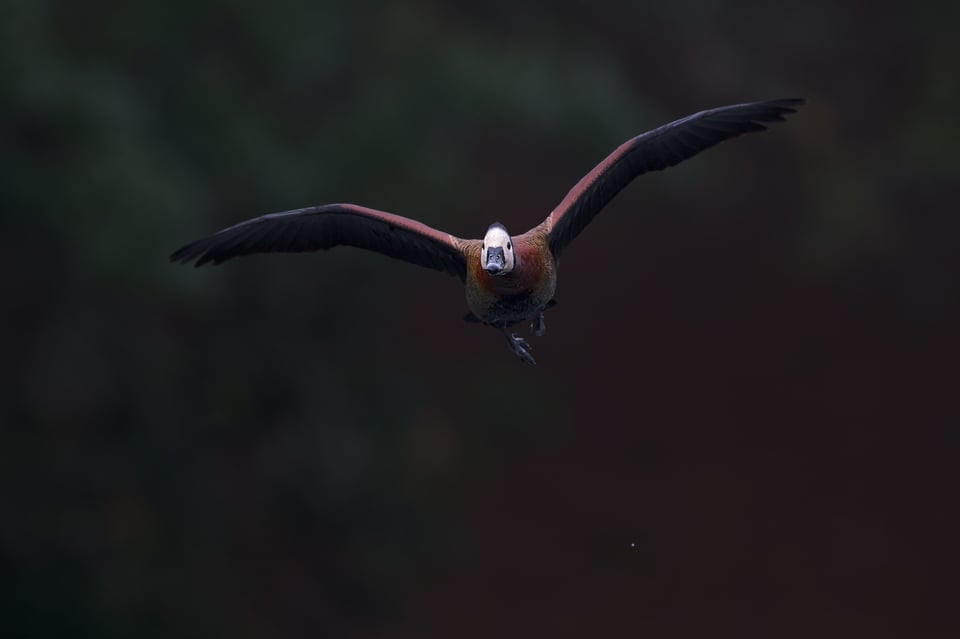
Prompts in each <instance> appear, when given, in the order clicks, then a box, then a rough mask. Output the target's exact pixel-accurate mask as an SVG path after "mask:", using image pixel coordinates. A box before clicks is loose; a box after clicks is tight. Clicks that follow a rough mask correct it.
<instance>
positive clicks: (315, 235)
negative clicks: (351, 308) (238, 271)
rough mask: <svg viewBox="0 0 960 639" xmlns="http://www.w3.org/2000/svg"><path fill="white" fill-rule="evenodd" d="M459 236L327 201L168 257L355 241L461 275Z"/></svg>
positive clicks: (185, 259)
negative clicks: (327, 202) (322, 204)
mask: <svg viewBox="0 0 960 639" xmlns="http://www.w3.org/2000/svg"><path fill="white" fill-rule="evenodd" d="M460 242H461V240H459V239H458V238H455V237H453V236H452V235H450V234H449V233H444V232H442V231H438V230H436V229H433V228H430V227H429V226H427V225H426V224H422V223H420V222H417V221H416V220H411V219H409V218H406V217H402V216H400V215H393V214H392V213H386V212H384V211H377V210H374V209H368V208H366V207H362V206H357V205H355V204H327V205H325V206H312V207H308V208H305V209H296V210H293V211H284V212H282V213H271V214H269V215H263V216H261V217H257V218H253V219H251V220H247V221H245V222H240V223H239V224H235V225H234V226H231V227H228V228H225V229H223V230H222V231H218V232H217V233H214V234H213V235H211V236H209V237H205V238H203V239H201V240H197V241H196V242H193V243H191V244H188V245H186V246H184V247H183V248H181V249H178V250H177V251H175V252H174V253H173V255H171V256H170V260H171V261H172V262H182V263H185V264H187V263H190V262H195V263H196V264H195V265H196V266H203V265H204V264H207V263H212V264H219V263H220V262H224V261H226V260H229V259H231V258H234V257H239V256H241V255H250V254H251V253H299V252H305V251H317V250H323V249H329V248H333V247H335V246H355V247H357V248H362V249H367V250H369V251H376V252H377V253H382V254H383V255H387V256H389V257H393V258H397V259H400V260H404V261H406V262H410V263H412V264H417V265H419V266H424V267H427V268H432V269H436V270H438V271H443V272H445V273H449V274H450V275H455V276H457V277H459V278H460V279H461V280H465V279H466V274H467V263H466V258H465V256H464V254H463V252H462V251H461V249H460Z"/></svg>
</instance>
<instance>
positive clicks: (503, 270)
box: [170, 98, 804, 364]
mask: <svg viewBox="0 0 960 639" xmlns="http://www.w3.org/2000/svg"><path fill="white" fill-rule="evenodd" d="M803 102H804V100H803V99H797V98H789V99H780V100H768V101H765V102H749V103H745V104H735V105H731V106H724V107H719V108H716V109H710V110H707V111H700V112H699V113H694V114H693V115H689V116H687V117H685V118H682V119H680V120H676V121H675V122H671V123H670V124H667V125H665V126H661V127H660V128H657V129H653V130H652V131H648V132H646V133H644V134H642V135H639V136H637V137H635V138H633V139H631V140H628V141H627V142H624V143H623V144H622V145H620V146H619V147H618V148H617V149H616V150H615V151H614V152H613V153H611V154H610V155H609V156H607V158H606V159H605V160H603V161H602V162H601V163H600V164H598V165H597V166H595V167H594V168H593V170H592V171H590V172H589V173H587V174H586V175H585V176H584V177H583V178H582V179H581V180H580V181H579V182H577V184H576V185H575V186H574V187H573V188H572V189H570V192H569V193H567V195H566V197H564V198H563V200H561V202H560V204H558V205H557V207H556V208H555V209H553V211H552V212H551V213H550V215H548V216H547V218H546V219H545V220H544V221H543V222H541V223H540V224H538V225H537V226H535V227H533V228H532V229H530V230H529V231H527V232H526V233H523V234H522V235H510V233H509V231H507V229H506V227H504V226H503V225H502V224H500V223H499V222H497V223H494V224H491V225H490V227H489V228H488V229H487V232H486V234H485V235H484V236H483V239H462V238H459V237H456V236H454V235H451V234H449V233H445V232H443V231H438V230H436V229H434V228H431V227H429V226H427V225H426V224H423V223H422V222H418V221H417V220H412V219H410V218H407V217H402V216H400V215H394V214H392V213H386V212H384V211H377V210H374V209H370V208H366V207H363V206H358V205H356V204H326V205H323V206H311V207H308V208H304V209H296V210H293V211H284V212H282V213H271V214H269V215H263V216H261V217H256V218H253V219H250V220H247V221H245V222H240V223H239V224H236V225H234V226H230V227H228V228H225V229H223V230H221V231H218V232H216V233H214V234H213V235H210V236H209V237H205V238H203V239H201V240H197V241H196V242H193V243H191V244H187V245H186V246H184V247H183V248H181V249H179V250H177V251H175V252H174V253H173V254H172V255H171V256H170V260H171V261H173V262H182V263H185V264H187V263H190V262H195V265H196V266H202V265H203V264H207V263H212V264H219V263H221V262H224V261H226V260H229V259H230V258H233V257H238V256H241V255H249V254H251V253H275V252H278V253H295V252H303V251H316V250H321V249H329V248H333V247H335V246H341V245H343V246H355V247H357V248H362V249H367V250H370V251H376V252H378V253H382V254H384V255H388V256H390V257H394V258H397V259H401V260H405V261H407V262H411V263H413V264H418V265H420V266H425V267H428V268H432V269H436V270H438V271H443V272H445V273H448V274H450V275H453V276H456V277H458V278H459V279H460V281H462V282H463V283H464V286H465V288H466V297H467V306H468V308H469V309H470V313H468V314H467V316H466V317H465V318H464V319H465V320H467V321H471V322H479V323H481V324H486V325H488V326H492V327H494V328H496V329H497V330H499V331H500V332H501V333H503V335H504V337H505V338H506V340H507V344H509V346H510V349H511V350H512V351H513V352H514V353H515V354H516V355H517V357H519V358H520V360H521V361H523V362H526V363H529V364H535V363H536V362H535V360H534V359H533V355H532V354H531V352H530V345H529V343H528V342H527V340H525V339H524V338H522V337H520V336H519V335H516V334H515V333H512V332H510V330H509V329H510V327H512V326H514V325H516V324H519V323H521V322H526V321H531V322H532V324H531V328H532V330H533V333H534V334H535V335H537V336H542V335H543V334H544V332H545V331H546V325H545V324H544V320H543V313H544V311H545V310H546V309H548V308H550V307H551V306H553V305H554V304H555V303H556V302H555V301H554V299H553V294H554V291H555V289H556V286H557V263H558V260H559V259H560V256H561V255H562V254H563V251H564V250H565V249H566V247H567V245H568V244H570V242H572V241H573V239H574V238H575V237H577V235H578V234H579V233H580V232H581V231H582V230H583V229H584V227H586V226H587V224H589V223H590V220H592V219H593V218H594V217H596V215H597V214H598V213H599V212H600V211H601V210H602V209H603V207H604V206H606V205H607V204H608V203H609V202H610V200H612V199H613V198H614V196H616V195H617V193H619V192H620V191H621V190H622V189H623V188H624V187H625V186H627V184H629V183H630V181H631V180H633V178H635V177H637V176H638V175H641V174H643V173H646V172H648V171H660V170H663V169H665V168H667V167H669V166H673V165H675V164H678V163H680V162H682V161H684V160H686V159H688V158H691V157H693V156H694V155H696V154H697V153H699V152H700V151H703V150H704V149H707V148H709V147H711V146H713V145H715V144H718V143H720V142H722V141H724V140H727V139H729V138H733V137H736V136H738V135H741V134H743V133H751V132H753V131H763V130H765V129H766V127H765V126H763V124H762V123H764V122H781V121H783V118H784V116H786V115H789V114H791V113H794V112H795V111H796V107H799V106H800V105H801V104H803Z"/></svg>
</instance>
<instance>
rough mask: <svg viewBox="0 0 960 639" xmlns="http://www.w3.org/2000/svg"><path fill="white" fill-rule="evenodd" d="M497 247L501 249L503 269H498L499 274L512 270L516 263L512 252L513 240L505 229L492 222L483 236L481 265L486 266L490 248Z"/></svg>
mask: <svg viewBox="0 0 960 639" xmlns="http://www.w3.org/2000/svg"><path fill="white" fill-rule="evenodd" d="M497 248H499V249H502V250H503V270H502V271H500V274H501V275H505V274H507V273H509V272H510V271H512V270H513V267H514V266H515V265H516V259H515V257H514V254H513V240H511V239H510V234H509V233H507V229H505V228H503V227H502V226H500V225H499V224H494V225H492V226H491V227H490V228H489V229H487V234H486V235H484V236H483V250H481V251H480V265H481V266H482V267H484V268H486V267H487V262H488V260H489V252H490V249H497Z"/></svg>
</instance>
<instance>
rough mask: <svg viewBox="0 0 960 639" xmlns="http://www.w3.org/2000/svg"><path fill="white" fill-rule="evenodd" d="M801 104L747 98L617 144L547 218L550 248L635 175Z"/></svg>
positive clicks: (558, 248)
mask: <svg viewBox="0 0 960 639" xmlns="http://www.w3.org/2000/svg"><path fill="white" fill-rule="evenodd" d="M803 103H804V100H803V99H800V98H786V99H782V100H769V101H766V102H749V103H746V104H735V105H732V106H725V107H719V108H717V109H710V110H709V111H700V112H699V113H694V114H693V115H690V116H687V117H685V118H682V119H680V120H677V121H675V122H671V123H670V124H667V125H664V126H662V127H660V128H658V129H654V130H652V131H648V132H646V133H644V134H643V135H640V136H637V137H635V138H633V139H632V140H628V141H627V142H624V143H623V144H622V145H620V146H619V147H618V148H617V150H616V151H614V152H613V153H611V154H610V155H609V156H607V158H606V159H605V160H604V161H603V162H601V163H600V164H598V165H597V166H596V167H594V169H593V170H592V171H590V172H589V173H587V174H586V175H585V176H584V177H583V178H582V179H581V180H580V181H579V182H577V184H576V186H574V187H573V188H572V189H570V192H569V193H567V195H566V197H564V198H563V201H562V202H560V204H559V205H558V206H557V208H555V209H554V210H553V212H552V213H550V215H549V216H548V217H547V219H546V221H545V224H546V227H547V231H548V232H549V234H550V235H549V238H550V239H549V241H550V249H551V250H552V251H553V254H554V256H556V257H559V256H560V253H562V252H563V249H565V248H566V247H567V245H568V244H569V243H570V242H572V241H573V238H575V237H576V236H577V235H578V234H579V233H580V231H582V230H583V229H584V227H586V226H587V224H589V223H590V220H592V219H593V218H594V217H596V215H597V213H599V212H600V210H601V209H603V207H604V206H606V205H607V204H608V203H609V202H610V200H612V199H613V198H614V196H616V195H617V193H619V192H620V191H621V190H623V188H624V187H625V186H626V185H627V184H629V183H630V181H631V180H633V178H635V177H637V176H638V175H642V174H644V173H646V172H647V171H661V170H663V169H665V168H667V167H668V166H673V165H674V164H679V163H680V162H683V161H684V160H686V159H688V158H692V157H693V156H694V155H696V154H697V153H699V152H700V151H703V150H704V149H708V148H710V147H711V146H713V145H715V144H719V143H720V142H723V141H724V140H728V139H730V138H733V137H736V136H738V135H741V134H743V133H750V132H752V131H763V130H765V129H766V127H765V126H763V125H762V124H760V123H761V122H781V121H783V117H784V116H785V115H789V114H790V113H794V112H796V109H795V108H794V107H798V106H800V105H801V104H803Z"/></svg>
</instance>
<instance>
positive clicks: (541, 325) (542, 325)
mask: <svg viewBox="0 0 960 639" xmlns="http://www.w3.org/2000/svg"><path fill="white" fill-rule="evenodd" d="M530 328H532V329H533V334H534V335H536V336H537V337H543V335H544V333H546V332H547V323H546V322H544V321H543V313H540V314H539V315H537V319H535V320H533V324H531V325H530Z"/></svg>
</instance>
